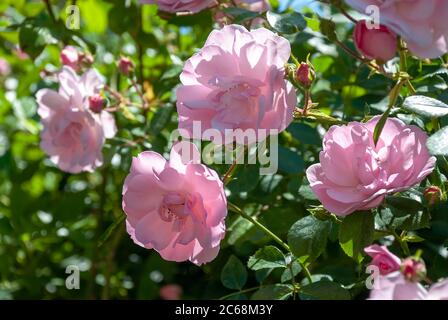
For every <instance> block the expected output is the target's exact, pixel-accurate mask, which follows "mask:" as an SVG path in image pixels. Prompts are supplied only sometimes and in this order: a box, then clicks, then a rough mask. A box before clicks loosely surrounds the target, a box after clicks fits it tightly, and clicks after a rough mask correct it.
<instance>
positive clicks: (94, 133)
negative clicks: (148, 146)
mask: <svg viewBox="0 0 448 320" xmlns="http://www.w3.org/2000/svg"><path fill="white" fill-rule="evenodd" d="M58 79H59V85H60V87H59V91H58V92H56V91H53V90H50V89H42V90H39V91H38V92H37V94H36V99H37V103H38V104H39V108H38V114H39V115H40V117H41V118H42V124H43V126H44V129H43V131H42V133H41V144H40V145H41V148H42V149H43V150H45V152H46V153H47V154H48V155H49V156H50V159H51V161H52V162H54V163H55V164H56V165H57V166H58V167H59V168H60V169H61V170H63V171H67V172H71V173H78V172H81V171H93V170H94V169H95V168H96V167H98V166H100V165H101V164H102V163H103V157H102V154H101V149H102V146H103V144H104V140H105V138H110V137H113V136H114V135H115V133H116V127H115V120H114V118H113V116H112V115H111V114H110V113H108V112H106V111H104V110H103V111H101V112H99V113H94V112H92V111H91V110H90V108H89V102H88V98H89V96H91V95H94V94H96V93H98V90H99V88H100V87H101V85H102V82H101V79H100V77H99V75H98V73H97V72H96V71H95V70H93V69H91V70H89V71H87V72H86V73H85V74H84V75H82V77H78V75H77V74H76V73H75V71H74V70H73V69H71V68H70V67H67V66H66V67H64V68H63V69H62V71H61V72H60V73H59V74H58Z"/></svg>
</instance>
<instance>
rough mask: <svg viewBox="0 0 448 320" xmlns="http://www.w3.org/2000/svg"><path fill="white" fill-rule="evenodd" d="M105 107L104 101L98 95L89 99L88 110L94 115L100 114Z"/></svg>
mask: <svg viewBox="0 0 448 320" xmlns="http://www.w3.org/2000/svg"><path fill="white" fill-rule="evenodd" d="M105 105H106V99H105V98H104V97H103V96H101V95H100V94H94V95H92V96H90V97H89V108H90V110H92V111H93V112H95V113H100V112H101V110H103V107H104V106H105Z"/></svg>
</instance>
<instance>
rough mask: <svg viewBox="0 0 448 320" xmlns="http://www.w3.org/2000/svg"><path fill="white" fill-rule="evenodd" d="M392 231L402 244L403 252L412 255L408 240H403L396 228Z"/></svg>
mask: <svg viewBox="0 0 448 320" xmlns="http://www.w3.org/2000/svg"><path fill="white" fill-rule="evenodd" d="M390 232H391V233H392V235H393V236H394V237H395V239H396V240H397V242H398V243H399V244H400V246H401V250H403V253H404V254H405V255H406V256H408V257H409V256H410V255H411V251H410V250H409V247H408V244H407V242H406V241H403V240H402V239H401V237H400V236H399V235H398V233H397V232H396V231H395V230H393V229H391V230H390Z"/></svg>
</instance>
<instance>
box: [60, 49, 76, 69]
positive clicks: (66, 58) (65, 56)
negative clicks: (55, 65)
mask: <svg viewBox="0 0 448 320" xmlns="http://www.w3.org/2000/svg"><path fill="white" fill-rule="evenodd" d="M60 57H61V62H62V64H63V65H65V66H69V67H71V68H73V69H75V70H78V68H79V60H80V56H79V53H78V50H77V49H76V48H75V47H73V46H66V47H65V48H64V49H62V51H61V56H60Z"/></svg>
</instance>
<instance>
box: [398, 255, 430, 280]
mask: <svg viewBox="0 0 448 320" xmlns="http://www.w3.org/2000/svg"><path fill="white" fill-rule="evenodd" d="M400 270H401V273H402V274H403V275H404V277H405V278H406V279H408V280H410V281H414V282H419V281H421V280H423V279H425V278H426V266H425V263H424V262H423V260H421V259H419V260H417V259H415V258H406V259H404V260H403V262H402V264H401V268H400Z"/></svg>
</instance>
